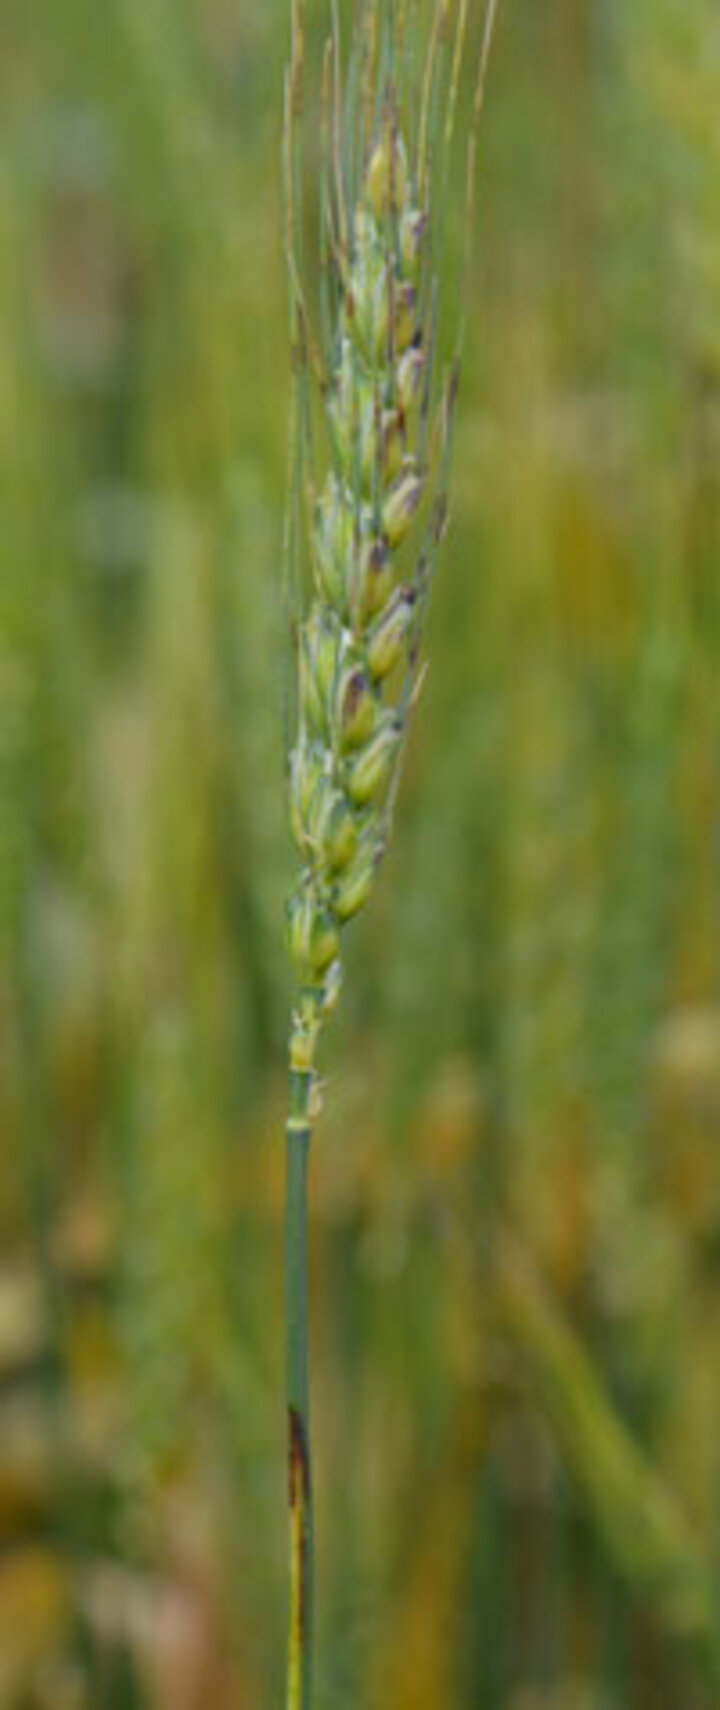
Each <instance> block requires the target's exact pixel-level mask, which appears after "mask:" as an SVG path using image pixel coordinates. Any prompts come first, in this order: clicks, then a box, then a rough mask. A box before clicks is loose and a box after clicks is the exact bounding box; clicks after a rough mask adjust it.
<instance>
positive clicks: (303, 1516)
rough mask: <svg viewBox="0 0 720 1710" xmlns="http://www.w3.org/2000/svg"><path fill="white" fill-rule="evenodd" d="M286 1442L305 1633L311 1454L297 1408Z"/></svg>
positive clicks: (291, 1410) (290, 1410) (291, 1415)
mask: <svg viewBox="0 0 720 1710" xmlns="http://www.w3.org/2000/svg"><path fill="white" fill-rule="evenodd" d="M288 1443H289V1461H288V1465H289V1499H290V1521H291V1524H294V1526H296V1527H297V1533H296V1536H297V1538H298V1540H299V1549H300V1576H299V1583H300V1607H299V1610H298V1617H299V1622H300V1630H301V1632H304V1630H305V1626H306V1621H307V1574H306V1571H305V1570H306V1564H307V1556H308V1548H309V1541H310V1529H309V1515H310V1452H309V1447H308V1439H307V1432H306V1429H305V1424H304V1421H303V1419H302V1416H301V1414H300V1413H299V1412H298V1410H297V1408H296V1407H290V1408H288Z"/></svg>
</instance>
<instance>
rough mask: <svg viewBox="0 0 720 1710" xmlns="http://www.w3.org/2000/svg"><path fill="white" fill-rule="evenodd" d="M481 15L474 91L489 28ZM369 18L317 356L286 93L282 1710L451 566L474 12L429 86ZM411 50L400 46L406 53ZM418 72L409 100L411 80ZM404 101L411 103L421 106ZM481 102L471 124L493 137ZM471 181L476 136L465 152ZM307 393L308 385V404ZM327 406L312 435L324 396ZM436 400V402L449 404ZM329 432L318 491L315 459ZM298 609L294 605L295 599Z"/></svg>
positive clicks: (333, 41)
mask: <svg viewBox="0 0 720 1710" xmlns="http://www.w3.org/2000/svg"><path fill="white" fill-rule="evenodd" d="M494 9H495V8H494V4H491V6H490V8H489V11H488V20H487V27H486V30H485V36H484V41H483V48H482V54H481V68H480V82H479V85H478V88H479V90H480V91H481V90H482V87H483V82H484V71H485V63H486V58H487V50H488V47H489V40H490V29H491V25H492V19H493V16H494ZM410 11H411V13H412V19H411V20H409V19H406V18H405V12H406V8H405V6H403V5H402V4H396V5H395V6H393V5H391V4H386V5H385V6H383V5H379V6H378V5H376V4H374V3H373V0H368V3H367V4H366V5H365V7H364V8H361V10H360V14H359V17H358V18H357V19H356V22H355V27H354V28H355V37H354V43H353V58H352V62H351V68H350V72H349V74H348V86H347V89H346V91H345V100H344V102H341V91H340V44H339V26H338V22H337V8H335V9H334V12H333V19H334V28H333V33H332V35H331V38H330V42H329V44H328V48H327V52H326V58H325V67H326V76H325V89H326V96H325V104H324V111H325V123H324V127H323V154H324V157H325V158H324V166H325V185H324V195H323V199H322V200H323V231H324V254H323V274H324V277H323V279H322V281H321V289H322V291H323V300H324V320H325V341H324V348H323V349H322V351H321V352H319V351H318V350H317V349H316V348H315V343H314V338H313V334H312V331H311V327H310V317H309V315H308V312H307V308H306V304H305V298H304V292H303V287H302V284H301V278H300V275H301V268H300V264H299V260H298V244H299V239H298V230H297V227H298V213H297V209H298V191H297V184H296V174H297V143H296V141H295V138H294V124H295V121H296V118H297V111H298V107H299V81H300V65H301V56H302V38H303V20H302V14H301V10H300V7H299V5H296V7H295V13H294V23H295V31H294V53H293V61H292V65H291V69H290V74H289V79H288V89H287V139H288V149H287V156H288V158H287V187H288V258H289V268H290V279H291V295H292V307H293V336H294V350H295V372H296V409H295V416H294V435H293V447H294V456H295V461H294V465H293V468H294V476H293V481H292V482H291V495H292V497H291V506H290V519H291V528H290V533H289V557H290V560H291V562H292V563H293V565H296V564H297V562H298V560H299V558H300V557H301V555H302V546H303V543H305V546H306V549H307V558H308V560H309V565H308V569H309V581H310V594H309V598H308V599H306V601H305V602H304V604H301V610H300V618H299V621H298V623H297V631H296V639H297V653H296V658H297V726H296V734H295V739H294V742H293V745H292V749H291V753H290V763H289V797H290V819H291V827H292V834H293V838H294V842H295V846H296V849H297V852H298V856H299V864H300V872H299V877H298V881H297V884H296V887H295V889H294V891H293V894H292V897H291V898H290V901H289V904H288V927H287V930H288V946H289V952H290V957H291V961H292V967H293V971H294V975H295V978H296V981H297V999H296V1003H295V1007H294V1011H293V1017H292V1027H291V1033H290V1047H289V1072H290V1087H289V1116H288V1124H287V1190H286V1320H287V1389H288V1395H287V1399H288V1414H289V1449H290V1490H289V1497H290V1625H289V1658H288V1685H287V1707H288V1710H307V1707H308V1706H309V1705H310V1703H311V1696H312V1595H313V1571H312V1556H313V1530H312V1494H311V1470H310V1428H309V1386H308V1362H307V1169H308V1153H309V1147H310V1140H311V1132H312V1123H313V1116H314V1110H315V1106H316V1103H317V1083H316V1069H315V1065H316V1052H317V1044H318V1039H319V1035H320V1032H321V1029H322V1026H323V1023H324V1021H325V1018H326V1017H327V1015H328V1014H329V1013H330V1011H331V1010H332V1009H333V1008H334V1006H335V1004H336V1002H337V998H338V994H339V990H340V973H341V966H340V943H341V934H342V931H343V928H344V927H345V926H346V924H347V923H348V922H349V921H350V920H352V918H353V917H354V916H355V915H356V914H357V913H358V912H359V910H360V909H361V908H362V907H363V905H364V904H365V902H366V901H367V899H368V897H369V896H370V893H371V891H372V888H373V884H374V880H375V875H376V872H377V869H378V866H379V864H380V861H381V860H382V856H383V854H384V851H385V849H386V847H387V842H388V837H389V833H390V823H391V816H392V809H393V804H394V800H395V793H396V788H397V782H398V776H399V768H400V763H401V758H402V752H403V747H404V743H405V738H406V733H407V727H408V719H409V715H410V712H411V709H412V706H413V703H414V700H415V698H416V695H417V692H418V688H419V684H420V677H421V666H420V646H421V639H422V630H423V620H424V617H425V613H426V608H427V601H428V594H429V589H430V583H431V578H432V573H433V570H434V566H435V560H436V554H437V549H438V546H439V543H440V539H441V536H442V533H443V529H444V523H445V515H446V503H445V478H446V471H447V461H448V454H449V445H450V425H451V420H452V413H453V407H454V399H455V390H456V365H455V364H453V365H452V366H451V369H450V373H449V374H448V375H447V376H446V378H445V381H444V382H443V383H442V384H439V385H435V383H434V382H435V372H434V371H435V362H434V351H435V322H436V316H437V302H438V281H437V278H436V274H435V269H434V265H433V253H434V250H435V249H437V248H438V241H437V222H435V224H434V223H433V216H434V215H435V214H437V213H438V212H439V211H440V210H437V209H435V208H434V207H433V196H434V195H437V194H438V193H439V190H440V188H442V189H443V190H444V189H445V188H446V184H447V172H448V162H449V160H450V158H451V152H450V151H451V145H452V129H453V118H454V113H455V104H456V96H457V83H458V74H459V68H460V61H461V57H462V51H463V46H464V42H465V35H466V27H467V16H468V5H467V0H459V3H458V5H457V7H455V8H453V6H452V4H451V3H450V0H438V4H437V7H436V10H435V14H434V19H433V23H432V27H431V30H430V33H429V40H428V48H427V54H426V59H425V65H424V67H423V68H422V70H421V72H420V73H417V74H416V75H415V82H416V83H417V88H414V87H413V70H412V68H413V67H414V66H415V65H416V58H415V55H414V53H411V52H407V51H406V50H407V49H408V47H411V48H415V47H417V43H416V42H414V43H413V42H409V41H408V33H409V32H415V31H416V30H417V23H416V20H415V13H414V10H413V9H412V8H410ZM406 32H408V33H406ZM406 67H410V71H409V72H407V74H406V76H405V79H404V83H403V75H402V72H403V68H406ZM408 80H409V83H410V87H408V86H407V85H408ZM479 110H480V98H478V100H477V101H476V104H475V116H476V118H477V117H478V116H479ZM468 161H469V168H468V178H469V182H471V181H472V174H473V172H474V133H473V134H472V135H471V140H470V147H469V150H468ZM313 381H314V382H315V385H314V387H313ZM313 391H314V394H315V411H314V414H313V403H312V393H313ZM436 400H437V401H436ZM318 415H319V417H320V420H321V426H322V430H323V433H322V437H323V443H324V448H325V450H324V458H323V468H322V471H321V475H320V478H319V479H318V476H317V471H316V468H315V467H314V466H313V463H312V459H311V457H310V455H309V450H308V448H309V446H310V444H311V442H312V441H314V440H315V439H316V437H317V435H316V432H315V428H316V421H317V416H318ZM296 597H297V590H296Z"/></svg>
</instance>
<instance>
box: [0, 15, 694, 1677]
mask: <svg viewBox="0 0 720 1710" xmlns="http://www.w3.org/2000/svg"><path fill="white" fill-rule="evenodd" d="M342 10H343V15H344V16H345V14H346V11H347V8H343V9H342ZM476 10H477V12H478V13H479V8H477V9H476ZM310 12H311V17H310V27H311V35H312V39H313V41H314V42H318V41H319V39H320V36H321V33H322V32H323V31H324V29H325V28H326V23H327V8H326V6H325V4H324V0H315V3H314V4H313V5H312V6H311V8H310ZM479 25H480V18H479V15H478V16H477V17H476V18H475V20H474V24H473V28H474V30H475V33H476V36H477V34H478V33H479ZM287 38H288V17H287V7H286V5H285V4H284V0H254V3H251V0H104V4H103V5H102V6H98V5H97V3H96V0H43V5H42V7H40V8H38V7H33V6H26V5H23V4H21V0H8V3H7V4H6V6H5V8H4V9H3V16H2V23H1V25H0V324H1V326H2V335H1V337H0V483H1V491H2V526H1V529H0V559H1V562H2V605H1V608H0V609H1V613H2V617H1V623H2V629H1V633H0V648H1V652H0V696H1V715H0V767H1V772H0V778H1V785H0V787H1V789H2V814H1V820H2V833H1V842H0V920H1V927H0V931H1V934H2V937H1V940H0V963H1V969H2V972H1V974H0V1018H1V1027H2V1034H1V1040H0V1113H1V1122H2V1135H3V1143H2V1155H1V1160H0V1242H1V1248H2V1258H1V1263H0V1531H1V1534H2V1536H1V1542H0V1707H1V1710H200V1707H201V1706H202V1707H203V1710H208V1707H209V1706H212V1707H213V1710H241V1707H242V1710H265V1707H269V1706H271V1705H278V1704H279V1703H280V1701H281V1697H282V1684H281V1682H282V1673H283V1649H284V1620H285V1547H286V1540H285V1525H286V1521H285V1441H284V1433H285V1424H284V1406H283V1400H282V1390H283V1369H282V1285H281V1271H280V1266H281V1240H280V1208H281V1194H282V1164H283V1143H282V1120H283V1101H284V1073H283V1053H284V1036H285V1029H286V1021H287V1008H288V1003H289V987H288V982H287V975H286V970H285V960H284V947H283V940H282V906H283V897H284V892H285V888H286V884H287V879H288V872H289V869H290V855H289V851H288V847H287V843H286V832H285V804H284V798H283V784H282V769H283V756H282V716H281V708H282V676H283V659H284V655H285V650H286V638H285V634H284V618H283V614H282V610H281V606H280V597H279V596H280V573H281V557H282V520H283V503H284V485H285V459H286V440H287V411H288V369H289V359H288V348H287V346H288V339H287V304H286V290H285V279H284V270H283V257H282V232H281V223H282V210H281V191H280V168H279V154H280V140H281V125H282V120H281V108H282V75H283V65H284V60H285V56H286V51H287ZM719 111H720V15H719V14H718V9H717V4H716V0H543V3H542V4H538V3H537V0H512V3H511V0H507V3H506V4H505V6H504V7H501V17H500V25H499V30H498V35H497V42H496V51H495V54H494V58H493V62H492V67H491V75H490V80H489V89H488V101H487V108H486V119H485V126H484V131H483V138H482V149H481V163H480V176H479V184H478V243H477V247H476V259H475V264H474V272H473V278H472V288H471V308H470V317H469V328H468V338H467V346H466V361H465V368H464V375H463V385H462V392H461V405H460V419H459V426H458V435H457V445H456V459H455V475H454V516H453V526H452V530H451V534H450V537H449V540H448V543H447V546H446V549H445V553H444V558H443V565H442V574H441V576H440V578H439V580H438V585H437V593H436V598H435V601H434V606H433V612H432V621H431V626H430V629H431V635H430V651H431V669H430V672H429V676H428V680H427V685H426V688H425V691H424V694H423V698H422V702H421V705H420V707H419V709H418V715H417V718H416V722H415V728H414V734H413V739H412V743H411V748H410V754H409V764H408V769H407V773H406V777H405V780H404V788H403V793H402V798H401V808H400V812H399V815H398V824H397V835H396V838H395V842H394V847H393V850H392V853H391V856H390V857H389V859H388V861H387V863H386V866H385V869H384V872H383V882H382V885H381V886H380V887H379V890H378V895H377V897H376V900H375V901H374V902H373V905H372V908H371V910H370V911H369V913H368V915H367V916H365V917H363V920H362V923H361V924H360V925H359V926H358V928H357V930H356V932H355V933H354V934H353V935H352V945H351V950H350V957H349V969H348V980H347V988H346V993H345V996H344V1000H343V1007H342V1013H341V1016H340V1018H339V1021H338V1022H337V1024H334V1026H333V1029H332V1033H331V1036H330V1037H329V1038H328V1040H327V1042H326V1047H325V1057H324V1068H325V1072H326V1076H327V1086H326V1097H325V1109H324V1113H323V1116H322V1120H321V1123H320V1128H319V1132H318V1137H317V1145H316V1150H315V1155H314V1167H313V1169H314V1173H313V1293H314V1334H313V1362H314V1370H315V1410H314V1411H315V1449H316V1458H317V1502H318V1531H319V1542H318V1554H319V1591H318V1621H319V1657H318V1671H319V1681H318V1705H319V1707H321V1710H330V1707H340V1706H348V1707H358V1710H360V1707H362V1710H390V1707H392V1710H460V1707H465V1706H467V1707H468V1710H621V1707H622V1710H651V1707H652V1710H712V1707H713V1706H717V1705H718V1703H720V1637H719V1634H720V1428H719V1427H720V1150H719V1146H720V984H719V980H720V934H719V928H720V882H719V881H720V873H719V870H718V863H719V860H720V228H719V226H718V183H719V182H720V132H719V131H718V112H719ZM461 221H462V189H461V186H459V185H458V188H457V197H456V206H455V207H454V218H453V220H452V221H451V224H450V227H449V232H448V263H447V264H448V268H449V269H450V270H452V269H453V268H454V267H455V266H456V265H457V262H458V258H459V249H460V225H461Z"/></svg>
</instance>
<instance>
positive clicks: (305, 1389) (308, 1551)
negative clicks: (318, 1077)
mask: <svg viewBox="0 0 720 1710" xmlns="http://www.w3.org/2000/svg"><path fill="white" fill-rule="evenodd" d="M313 1082H314V1073H313V1070H312V1068H304V1069H297V1068H292V1067H291V1069H290V1101H289V1115H288V1124H287V1174H286V1186H285V1325H286V1336H287V1407H288V1454H289V1503H290V1611H289V1627H288V1662H287V1699H286V1705H287V1710H310V1706H311V1704H312V1631H313V1512H312V1483H311V1473H310V1398H309V1379H308V1347H307V1323H308V1303H307V1296H308V1274H307V1273H308V1266H307V1173H308V1154H309V1151H310V1140H311V1135H312V1127H311V1114H310V1113H311V1102H312V1089H313Z"/></svg>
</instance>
